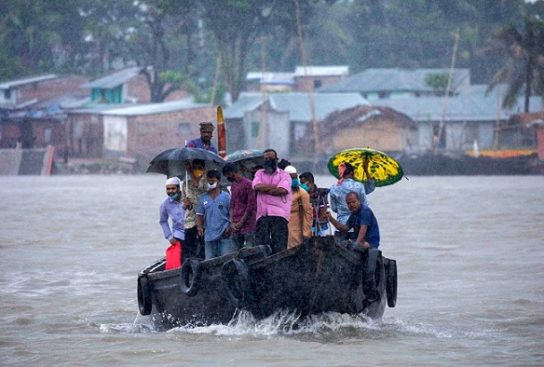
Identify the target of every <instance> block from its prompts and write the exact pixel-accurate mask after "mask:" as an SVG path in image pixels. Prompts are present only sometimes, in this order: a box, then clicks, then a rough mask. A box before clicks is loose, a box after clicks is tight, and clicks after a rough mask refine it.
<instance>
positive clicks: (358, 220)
mask: <svg viewBox="0 0 544 367" xmlns="http://www.w3.org/2000/svg"><path fill="white" fill-rule="evenodd" d="M346 203H347V206H348V207H349V210H350V211H351V215H350V217H349V219H348V221H347V224H343V223H341V222H339V221H337V220H336V219H334V218H333V216H332V215H331V213H330V212H329V213H328V217H329V220H330V221H331V223H332V224H333V225H334V226H335V227H336V228H337V229H338V230H340V231H342V232H347V233H349V236H348V237H349V239H350V240H351V241H352V242H354V243H355V244H357V245H360V246H361V247H363V248H365V249H368V248H371V247H372V248H378V246H380V228H379V227H378V221H377V220H376V217H375V216H374V213H373V212H372V210H371V209H370V208H369V207H368V206H364V205H363V204H362V203H361V200H360V199H359V194H358V193H356V192H353V191H352V192H350V193H348V194H347V196H346ZM350 229H353V232H349V230H350Z"/></svg>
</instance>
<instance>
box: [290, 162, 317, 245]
mask: <svg viewBox="0 0 544 367" xmlns="http://www.w3.org/2000/svg"><path fill="white" fill-rule="evenodd" d="M285 172H287V173H288V174H289V175H290V176H291V190H292V191H293V196H292V200H291V217H290V218H289V224H288V228H289V239H288V240H287V248H293V247H296V246H298V245H300V244H301V243H302V242H303V241H304V240H305V239H308V238H310V237H312V221H313V210H312V204H310V195H309V194H308V193H307V192H306V190H304V189H303V188H302V187H300V182H299V180H298V174H297V169H296V168H295V167H293V166H287V167H285Z"/></svg>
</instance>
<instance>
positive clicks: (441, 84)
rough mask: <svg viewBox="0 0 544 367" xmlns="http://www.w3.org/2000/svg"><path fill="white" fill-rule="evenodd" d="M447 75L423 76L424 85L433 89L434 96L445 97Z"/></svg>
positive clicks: (432, 74) (433, 74)
mask: <svg viewBox="0 0 544 367" xmlns="http://www.w3.org/2000/svg"><path fill="white" fill-rule="evenodd" d="M449 78H450V77H449V75H448V73H431V74H427V75H426V76H425V84H427V85H428V86H429V87H431V88H433V90H434V93H435V94H436V95H441V96H443V95H445V94H446V89H447V88H448V81H449Z"/></svg>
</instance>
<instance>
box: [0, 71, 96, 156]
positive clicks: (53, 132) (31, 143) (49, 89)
mask: <svg viewBox="0 0 544 367" xmlns="http://www.w3.org/2000/svg"><path fill="white" fill-rule="evenodd" d="M85 81H86V79H85V78H84V77H81V76H77V75H65V76H58V75H55V74H47V75H41V76H35V77H28V78H24V79H17V80H12V81H7V82H3V83H0V148H15V147H16V146H17V145H19V144H20V146H21V147H22V148H25V149H27V148H39V147H45V146H47V145H59V144H64V135H63V130H64V127H63V125H62V120H63V118H64V114H63V111H62V106H63V104H64V103H72V102H73V101H75V100H80V99H82V98H84V96H83V94H82V93H81V91H80V90H79V89H78V87H79V85H81V84H82V83H84V82H85Z"/></svg>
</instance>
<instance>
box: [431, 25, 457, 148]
mask: <svg viewBox="0 0 544 367" xmlns="http://www.w3.org/2000/svg"><path fill="white" fill-rule="evenodd" d="M453 37H454V38H455V42H454V43H453V54H452V55H451V65H450V71H449V74H448V85H447V87H446V96H445V97H444V106H443V109H442V116H441V117H440V124H439V125H438V136H437V139H436V140H434V141H433V153H436V150H437V148H438V145H439V144H440V140H441V138H442V133H443V131H444V120H445V119H446V113H447V112H448V104H449V101H450V90H451V84H452V81H453V69H454V68H455V59H456V56H457V46H458V44H459V30H457V31H456V32H455V33H454V35H453Z"/></svg>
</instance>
